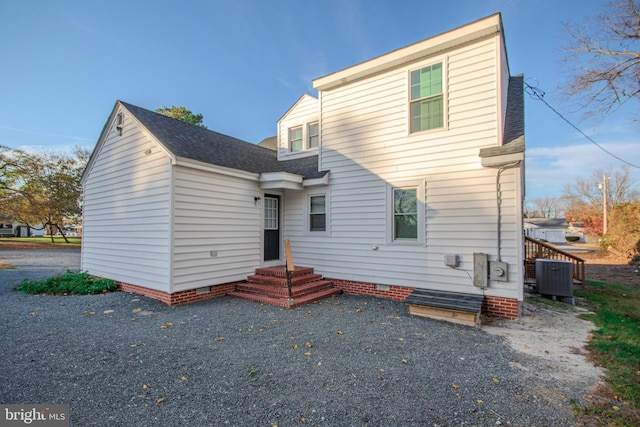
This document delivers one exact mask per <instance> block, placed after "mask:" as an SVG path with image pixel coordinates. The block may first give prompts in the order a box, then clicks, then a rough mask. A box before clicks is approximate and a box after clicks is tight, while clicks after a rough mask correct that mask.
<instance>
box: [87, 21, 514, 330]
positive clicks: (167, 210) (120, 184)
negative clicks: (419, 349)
mask: <svg viewBox="0 0 640 427" xmlns="http://www.w3.org/2000/svg"><path fill="white" fill-rule="evenodd" d="M313 86H314V88H315V89H316V90H317V92H318V96H317V97H314V96H311V95H303V96H302V97H301V98H300V99H299V100H298V101H297V102H296V103H295V104H294V105H293V106H292V107H291V108H290V109H289V110H288V111H287V112H286V113H285V114H284V115H283V116H282V117H281V119H280V120H279V121H278V123H277V137H276V138H275V141H274V139H272V138H270V139H268V144H264V145H265V146H264V147H263V146H261V145H263V144H262V143H261V144H260V145H254V144H251V143H248V142H244V141H240V140H238V139H235V138H232V137H230V136H226V135H222V134H219V133H216V132H212V131H210V130H207V129H204V128H201V127H197V126H193V125H189V124H186V123H184V122H181V121H179V120H175V119H172V118H168V117H165V116H162V115H159V114H156V113H153V112H151V111H148V110H145V109H142V108H139V107H136V106H133V105H130V104H127V103H124V102H117V103H116V105H115V107H114V109H113V112H112V113H111V115H110V117H109V119H108V121H107V123H106V125H105V127H104V129H103V132H102V134H101V136H100V139H99V141H98V143H97V145H96V148H95V150H94V152H93V154H92V156H91V158H90V160H89V164H88V166H87V169H86V171H85V174H84V176H83V184H84V214H83V215H84V216H83V218H84V224H83V226H84V227H83V241H82V245H83V247H82V268H83V270H85V271H87V272H88V273H90V274H93V275H96V276H101V277H107V278H111V279H114V280H117V281H119V282H120V283H121V288H122V289H124V290H128V291H133V292H138V293H141V294H144V295H148V296H151V297H154V298H158V299H160V300H162V301H164V302H166V303H168V304H180V303H184V302H189V301H194V300H198V299H204V298H210V297H214V296H219V295H225V294H229V293H231V294H232V295H233V294H238V293H241V289H240V288H241V287H243V286H245V285H243V284H246V283H247V281H248V282H251V281H252V279H251V277H254V275H256V269H263V270H268V269H269V268H271V267H277V266H282V265H283V264H284V263H285V251H284V243H283V242H284V241H285V240H287V241H289V242H290V246H291V250H292V254H293V258H294V260H295V265H296V272H298V266H304V267H310V268H312V269H313V270H314V273H315V274H317V275H321V276H323V277H324V279H325V281H327V282H330V283H331V284H332V286H333V287H334V288H338V289H340V290H342V291H343V292H346V293H352V294H365V295H375V296H379V297H385V298H392V299H396V300H405V298H407V297H408V296H409V295H410V294H412V292H414V291H416V290H428V291H443V292H445V293H451V294H452V295H479V296H483V297H484V299H483V302H482V307H483V310H484V311H485V312H486V313H488V314H490V315H497V316H501V317H505V318H517V317H518V314H519V308H520V303H521V302H522V300H523V292H524V291H523V259H524V254H523V248H524V244H523V223H522V199H523V182H524V176H523V174H524V171H523V163H524V100H523V77H522V76H511V73H510V70H509V65H508V61H507V54H506V47H505V40H504V34H503V28H502V21H501V16H500V15H499V14H496V15H492V16H489V17H487V18H484V19H481V20H479V21H476V22H473V23H471V24H468V25H465V26H463V27H460V28H457V29H455V30H452V31H449V32H447V33H444V34H441V35H438V36H435V37H432V38H429V39H426V40H423V41H421V42H418V43H415V44H413V45H410V46H407V47H404V48H400V49H398V50H395V51H393V52H391V53H388V54H385V55H382V56H379V57H377V58H374V59H372V60H369V61H367V62H363V63H361V64H358V65H354V66H352V67H349V68H346V69H344V70H341V71H338V72H336V73H333V74H330V75H327V76H324V77H321V78H318V79H316V80H314V81H313ZM265 142H267V140H265ZM269 145H270V147H269ZM273 148H275V149H273ZM308 273H309V274H310V273H311V272H310V271H309V272H308ZM304 274H305V275H306V274H307V273H304ZM248 278H249V280H248ZM247 286H248V285H247ZM243 289H244V288H243ZM288 296H289V298H291V294H289V295H288ZM267 302H268V301H267Z"/></svg>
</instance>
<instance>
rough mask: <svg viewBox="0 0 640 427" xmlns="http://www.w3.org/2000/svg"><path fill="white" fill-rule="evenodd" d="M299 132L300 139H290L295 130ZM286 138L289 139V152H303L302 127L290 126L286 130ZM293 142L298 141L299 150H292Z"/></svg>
mask: <svg viewBox="0 0 640 427" xmlns="http://www.w3.org/2000/svg"><path fill="white" fill-rule="evenodd" d="M298 129H299V130H300V139H292V137H291V134H292V133H293V131H296V130H298ZM288 138H289V141H288V143H289V151H290V152H292V153H298V152H300V151H304V150H305V147H304V126H302V125H297V126H291V127H290V128H289V129H288ZM294 141H300V149H299V150H294V149H293V142H294Z"/></svg>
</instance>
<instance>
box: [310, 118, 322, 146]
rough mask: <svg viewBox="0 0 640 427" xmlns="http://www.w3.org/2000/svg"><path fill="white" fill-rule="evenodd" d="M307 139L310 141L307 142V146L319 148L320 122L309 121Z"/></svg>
mask: <svg viewBox="0 0 640 427" xmlns="http://www.w3.org/2000/svg"><path fill="white" fill-rule="evenodd" d="M307 139H308V141H309V142H308V144H307V148H318V146H319V145H320V133H319V126H318V122H315V123H309V125H308V126H307Z"/></svg>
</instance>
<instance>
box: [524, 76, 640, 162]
mask: <svg viewBox="0 0 640 427" xmlns="http://www.w3.org/2000/svg"><path fill="white" fill-rule="evenodd" d="M524 84H525V86H526V87H525V92H527V93H528V94H529V96H531V97H535V98H536V99H538V100H540V101H542V102H543V103H544V105H546V106H547V107H548V108H549V109H550V110H551V111H553V112H554V113H556V114H557V115H558V117H560V118H561V119H562V120H564V121H565V122H567V124H568V125H569V126H571V127H572V128H574V129H575V130H577V131H578V132H580V133H581V134H582V136H584V137H585V138H587V139H588V140H589V141H590V142H591V143H592V144H594V145H595V146H596V147H598V148H599V149H601V150H602V151H604V152H605V153H607V154H608V155H610V156H611V157H614V158H616V159H618V160H619V161H621V162H622V163H624V164H627V165H629V166H631V167H634V168H638V169H640V166H638V165H634V164H633V163H631V162H628V161H626V160H624V159H622V158H620V157H618V156H616V155H615V154H613V153H612V152H610V151H608V150H607V149H606V148H604V147H603V146H601V145H600V144H598V143H597V142H595V141H594V140H593V138H591V137H590V136H589V135H587V134H586V133H584V132H583V131H582V130H580V129H579V128H578V127H577V126H576V125H574V124H573V123H571V121H569V119H567V118H566V117H565V116H563V115H562V113H560V112H559V111H558V110H556V109H555V108H553V107H552V106H551V105H550V104H549V103H548V102H547V101H546V100H545V99H544V95H545V92H544V91H543V90H542V89H540V88H537V87H533V86H531V85H530V84H529V83H527V82H524Z"/></svg>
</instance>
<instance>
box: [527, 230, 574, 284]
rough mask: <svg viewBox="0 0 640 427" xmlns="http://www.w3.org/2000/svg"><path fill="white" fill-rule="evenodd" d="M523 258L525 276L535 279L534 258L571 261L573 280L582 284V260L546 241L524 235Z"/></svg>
mask: <svg viewBox="0 0 640 427" xmlns="http://www.w3.org/2000/svg"><path fill="white" fill-rule="evenodd" d="M524 258H525V277H526V278H529V279H535V277H536V259H538V258H544V259H557V260H561V261H571V263H572V264H573V278H574V280H576V281H578V282H580V283H581V284H584V280H585V273H584V260H583V259H582V258H580V257H578V256H575V255H573V254H570V253H569V252H565V251H563V250H561V249H558V248H556V247H554V246H553V245H550V244H548V243H544V242H541V241H539V240H536V239H532V238H531V237H528V236H525V237H524Z"/></svg>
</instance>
